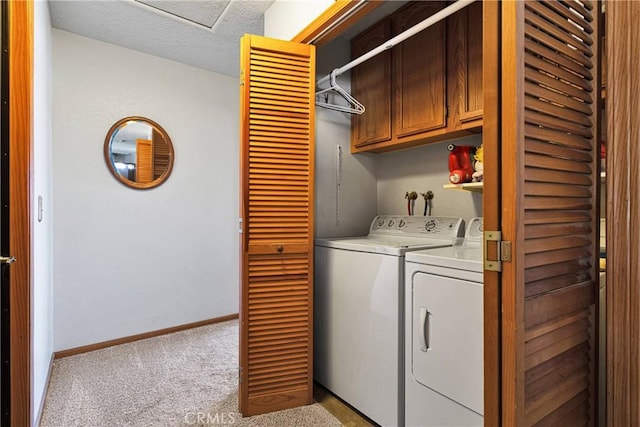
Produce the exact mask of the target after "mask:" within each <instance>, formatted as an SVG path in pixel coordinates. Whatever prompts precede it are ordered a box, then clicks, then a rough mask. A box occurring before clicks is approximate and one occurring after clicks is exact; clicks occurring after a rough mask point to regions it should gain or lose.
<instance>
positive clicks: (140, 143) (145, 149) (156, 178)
mask: <svg viewBox="0 0 640 427" xmlns="http://www.w3.org/2000/svg"><path fill="white" fill-rule="evenodd" d="M132 125H133V126H137V128H138V129H135V130H134V129H131V128H130V129H129V133H128V134H124V132H123V137H124V136H127V137H129V138H134V139H132V140H131V141H128V143H127V142H125V140H120V141H117V140H116V139H115V137H116V135H118V134H119V133H120V132H121V131H122V130H123V129H124V128H125V127H127V126H132ZM140 125H142V126H140ZM143 126H148V127H149V129H148V131H147V130H145V129H144V128H143ZM143 131H144V132H148V136H147V137H146V138H135V137H136V135H137V134H140V133H142V132H143ZM114 143H118V144H119V145H120V147H121V150H122V151H120V152H119V153H116V152H115V151H114V150H113V144H114ZM114 154H118V155H120V156H121V157H122V159H120V160H122V161H121V162H118V163H120V164H126V165H127V169H126V170H127V171H128V173H127V174H125V173H123V172H122V171H121V170H120V169H119V168H118V167H117V166H116V159H115V155H114ZM126 157H129V158H128V159H126V160H129V162H126V160H125V158H126ZM174 157H175V156H174V151H173V144H172V143H171V138H169V135H168V134H167V132H166V131H165V130H164V129H163V128H162V126H160V125H159V124H158V123H156V122H154V121H153V120H151V119H148V118H146V117H140V116H130V117H125V118H123V119H120V120H118V121H117V122H116V123H115V124H114V125H113V126H111V128H110V129H109V131H108V132H107V136H106V137H105V140H104V160H105V162H106V163H107V167H108V168H109V171H110V172H111V174H112V175H113V176H114V177H115V178H116V179H117V180H118V181H120V182H121V183H122V184H124V185H126V186H127V187H129V188H135V189H138V190H147V189H150V188H155V187H158V186H159V185H161V184H163V183H164V182H165V181H166V180H167V178H169V175H171V171H172V169H173V160H174ZM131 160H133V162H134V163H130V162H131ZM141 162H143V164H142V165H141ZM130 166H133V167H130ZM131 171H133V173H131ZM141 171H142V172H143V173H141Z"/></svg>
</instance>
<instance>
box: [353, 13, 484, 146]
mask: <svg viewBox="0 0 640 427" xmlns="http://www.w3.org/2000/svg"><path fill="white" fill-rule="evenodd" d="M446 5H447V3H446V2H444V1H418V2H410V3H408V4H407V5H405V6H404V7H402V8H401V9H399V10H398V11H397V12H394V13H393V14H391V15H390V16H388V17H386V18H385V19H383V20H382V21H380V22H378V23H377V24H375V25H373V26H372V27H370V28H368V29H367V30H365V31H364V32H363V33H361V34H360V35H358V36H356V37H355V38H354V39H353V40H352V42H351V48H352V58H357V57H359V56H360V55H362V54H364V53H366V52H368V51H370V50H371V49H373V48H375V47H378V46H380V45H381V44H383V43H385V42H386V41H388V40H389V39H391V38H392V37H394V36H396V35H398V34H400V33H402V32H404V31H406V30H408V29H409V28H411V27H413V26H414V25H416V24H419V23H420V22H422V21H423V20H425V19H427V18H428V17H430V16H432V15H433V14H435V13H436V12H438V11H440V10H441V9H444V8H445V7H446ZM351 92H352V94H353V95H354V96H355V97H356V98H357V99H358V100H360V101H361V102H362V103H363V104H364V106H365V108H366V111H365V112H364V114H362V115H360V116H353V118H352V127H351V151H352V152H362V151H372V152H383V151H392V150H396V149H403V148H408V147H412V146H416V145H420V144H425V143H429V142H437V141H444V140H447V139H451V138H457V137H461V136H465V135H470V134H472V133H474V132H477V131H478V129H479V128H480V126H482V96H483V95H482V3H481V2H477V3H474V4H472V5H471V6H467V7H466V8H464V9H462V10H461V11H459V12H457V13H455V14H454V15H452V16H450V17H449V18H447V19H446V20H443V21H440V22H438V23H437V24H435V25H433V26H431V27H429V28H427V29H425V30H423V31H421V32H419V33H418V34H416V35H414V36H412V37H410V38H408V39H407V40H405V41H403V42H401V43H399V44H397V45H396V46H395V47H394V48H393V49H392V50H391V52H390V53H389V52H388V51H387V52H384V53H382V54H380V55H378V56H376V57H374V58H372V59H370V60H368V61H366V62H364V63H362V64H360V65H359V66H357V67H356V68H354V69H353V71H352V74H351Z"/></svg>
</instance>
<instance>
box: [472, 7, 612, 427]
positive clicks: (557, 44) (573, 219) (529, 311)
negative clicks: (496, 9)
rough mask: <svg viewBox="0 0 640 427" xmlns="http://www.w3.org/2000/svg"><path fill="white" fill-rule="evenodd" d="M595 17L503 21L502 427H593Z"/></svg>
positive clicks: (489, 203) (564, 14)
mask: <svg viewBox="0 0 640 427" xmlns="http://www.w3.org/2000/svg"><path fill="white" fill-rule="evenodd" d="M599 8H600V5H599V4H598V3H596V2H592V1H590V0H581V1H569V0H568V1H562V2H560V1H550V2H543V1H526V2H519V1H518V2H503V3H502V7H501V11H500V12H501V14H502V15H501V20H502V23H501V31H502V37H501V42H502V46H501V68H502V69H501V80H500V84H499V85H498V86H499V88H500V89H499V90H500V98H501V105H500V108H501V110H500V113H499V115H500V118H501V121H500V122H499V123H498V124H495V123H494V125H497V126H500V130H501V137H500V141H501V142H500V156H501V172H500V177H501V178H500V181H501V192H500V196H499V197H500V198H499V199H498V200H496V199H495V198H494V197H493V196H492V195H493V194H494V192H488V193H486V194H485V200H484V204H485V215H486V214H487V213H490V214H499V215H500V218H501V219H500V221H501V231H502V239H503V240H506V241H510V242H511V243H512V259H511V261H510V262H503V265H502V275H501V288H500V289H501V306H502V313H501V390H500V393H501V397H502V398H501V418H502V420H501V422H502V425H503V426H532V425H545V426H546V425H559V426H569V425H571V426H577V425H595V424H596V423H597V417H596V411H597V401H596V400H597V384H596V378H597V363H598V361H597V340H598V338H597V328H596V327H595V326H596V325H597V318H598V313H597V304H596V301H597V295H598V274H597V257H598V239H597V238H596V236H597V232H598V224H597V222H596V219H597V218H598V217H599V215H598V213H599V212H598V202H599V200H598V191H597V185H598V183H599V177H598V162H597V159H598V149H597V148H598V146H597V139H596V136H597V129H598V126H599V125H598V104H599V84H598V47H597V43H598V40H599V37H598V20H599V16H598V15H599V11H598V10H599ZM485 71H486V69H485ZM486 78H487V76H486V75H485V79H486ZM485 81H486V80H485ZM485 96H487V94H486V93H485ZM488 99H489V100H490V102H491V99H492V96H489V97H488ZM486 107H487V105H486V104H485V108H486ZM485 229H486V230H490V229H489V228H486V227H485ZM492 245H493V244H490V245H489V248H490V249H491V250H492V248H493V246H492ZM488 252H490V251H488ZM491 274H493V273H487V276H488V277H491ZM486 295H487V294H486V293H485V296H486ZM485 402H487V401H485ZM489 404H491V403H489ZM494 425H495V424H494Z"/></svg>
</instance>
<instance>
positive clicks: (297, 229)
mask: <svg viewBox="0 0 640 427" xmlns="http://www.w3.org/2000/svg"><path fill="white" fill-rule="evenodd" d="M314 55H315V54H314V48H313V47H312V46H309V45H299V44H296V43H289V42H281V41H276V40H270V39H266V38H263V37H256V36H249V35H247V36H245V37H243V40H242V87H241V91H242V103H241V137H242V148H241V151H242V152H241V188H242V194H243V196H242V209H241V212H242V254H243V256H242V278H241V280H242V283H241V289H242V302H241V310H240V318H241V333H240V341H241V342H240V351H241V355H240V411H241V412H242V413H243V415H245V416H250V415H256V414H260V413H265V412H271V411H275V410H280V409H286V408H292V407H295V406H300V405H304V404H309V403H311V401H312V362H311V360H312V359H311V355H312V354H313V353H312V344H313V340H312V317H313V316H312V295H313V294H312V278H313V271H312V267H311V266H312V265H313V260H312V248H313V240H312V239H313V215H312V212H313V193H312V191H313V141H312V137H313V134H314V129H313V121H312V120H313V118H314V100H313V91H312V89H311V88H312V85H313V82H314V70H315V57H314Z"/></svg>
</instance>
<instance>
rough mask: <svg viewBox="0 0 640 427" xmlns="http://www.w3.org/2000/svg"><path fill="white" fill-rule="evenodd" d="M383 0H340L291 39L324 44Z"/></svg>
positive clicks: (378, 5)
mask: <svg viewBox="0 0 640 427" xmlns="http://www.w3.org/2000/svg"><path fill="white" fill-rule="evenodd" d="M383 3H384V2H381V1H363V0H338V1H336V2H335V3H333V4H332V5H331V6H329V7H328V8H327V9H326V10H325V11H324V12H323V13H322V14H321V15H320V16H318V17H317V18H316V19H314V20H313V21H312V22H311V23H310V24H309V25H307V26H306V27H305V28H304V29H302V31H300V32H299V33H298V34H297V35H296V36H294V37H293V38H292V39H291V41H292V42H296V43H306V44H314V45H316V46H322V45H324V44H326V43H329V42H330V41H331V40H333V39H335V38H336V37H338V36H339V35H340V34H342V33H343V32H344V31H346V30H347V29H348V28H349V27H350V26H352V25H353V24H355V23H357V22H358V21H359V20H360V19H361V18H362V17H364V16H366V15H367V14H369V13H371V12H372V11H373V10H375V9H377V8H378V7H380V6H382V4H383Z"/></svg>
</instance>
